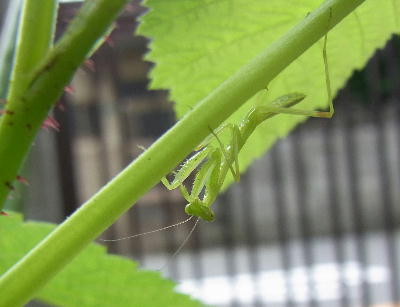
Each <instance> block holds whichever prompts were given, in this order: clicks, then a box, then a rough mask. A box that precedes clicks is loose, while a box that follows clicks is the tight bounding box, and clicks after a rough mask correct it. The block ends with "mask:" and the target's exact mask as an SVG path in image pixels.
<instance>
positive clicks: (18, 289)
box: [0, 0, 363, 306]
mask: <svg viewBox="0 0 400 307" xmlns="http://www.w3.org/2000/svg"><path fill="white" fill-rule="evenodd" d="M362 2H363V0H354V1H349V0H328V1H326V2H324V4H322V6H321V7H319V8H318V9H317V10H316V11H314V12H313V13H311V14H310V15H308V16H307V17H305V18H304V19H303V20H302V21H301V22H300V23H299V24H298V25H297V26H296V27H295V28H293V29H292V30H290V31H289V32H288V33H286V34H285V35H284V36H282V37H281V38H280V39H279V40H277V41H276V42H275V43H273V44H271V45H270V46H269V47H268V48H267V49H266V50H265V51H264V52H262V54H260V55H259V56H258V57H257V58H255V59H254V60H253V61H251V62H250V63H249V64H247V65H246V66H244V67H243V68H242V69H240V70H239V71H238V72H237V73H236V74H235V75H233V76H232V77H231V78H230V79H228V80H227V81H225V82H224V83H223V84H221V85H220V86H219V87H218V88H217V89H215V90H214V91H213V92H212V93H210V95H209V96H207V97H206V98H205V99H204V100H203V101H201V103H200V104H199V105H198V106H197V107H196V108H195V109H194V110H192V111H191V112H189V113H188V114H187V115H186V116H185V117H184V118H183V119H182V120H181V121H180V122H178V123H177V124H176V125H175V126H174V127H173V128H172V129H171V130H169V131H168V132H167V133H166V134H165V135H163V136H162V137H161V138H160V139H159V140H158V141H157V142H155V143H154V144H153V145H152V146H151V147H150V148H149V149H148V150H147V151H146V152H145V153H143V154H142V155H141V156H139V157H138V158H137V159H136V160H135V161H134V162H133V163H131V164H130V165H129V166H128V167H127V168H126V169H125V170H123V171H122V172H121V173H120V174H119V175H118V176H116V177H115V178H114V179H113V180H112V181H110V182H109V183H108V184H107V185H106V186H104V187H103V188H102V189H101V190H100V191H99V192H98V193H97V194H96V195H94V196H93V197H92V198H91V199H90V200H89V201H87V202H86V203H85V204H84V205H83V206H82V207H81V208H80V209H78V210H77V211H76V212H75V213H74V214H73V215H72V216H71V217H69V218H68V219H67V220H66V221H65V222H64V223H63V224H61V225H60V226H59V227H58V228H57V229H55V230H54V231H53V232H52V233H51V234H50V235H49V236H48V237H46V238H45V239H44V240H43V241H42V242H41V243H39V244H38V246H36V247H35V248H34V249H33V250H32V251H31V252H30V253H29V254H28V255H26V256H25V257H24V258H23V259H22V260H20V261H19V262H18V263H17V264H16V265H14V266H13V267H12V268H11V269H10V270H9V271H8V272H6V273H5V274H4V276H3V277H2V279H1V280H0V293H2V302H1V303H0V306H18V305H21V304H23V303H25V302H26V301H28V300H29V299H30V298H31V297H33V295H34V293H35V291H37V290H38V289H40V287H42V286H43V285H44V284H45V283H46V282H47V281H48V280H49V279H50V278H51V277H53V276H54V275H55V274H56V273H57V272H59V271H60V270H61V269H62V268H63V267H64V266H65V265H66V264H67V263H69V262H70V261H71V260H72V259H73V257H75V256H76V255H77V254H78V253H79V252H80V251H81V250H82V249H83V248H84V247H86V246H87V245H88V244H89V243H90V242H91V241H92V240H93V239H95V238H96V237H97V236H98V235H99V234H100V233H101V232H102V231H104V230H105V229H106V228H107V227H109V226H110V225H111V224H112V223H113V222H114V221H115V220H116V219H117V218H118V217H119V216H120V215H121V214H122V213H123V212H125V211H126V210H127V209H128V208H129V207H130V206H131V205H132V204H133V203H134V202H135V201H137V200H138V198H139V197H140V196H142V195H143V194H144V193H145V192H146V191H148V190H149V189H150V188H151V187H152V186H154V185H155V184H157V183H158V181H159V180H160V178H161V177H162V176H164V175H165V174H166V173H167V172H168V171H170V170H171V169H172V168H173V167H175V166H176V165H177V164H178V163H179V162H180V161H181V160H182V159H184V157H185V156H186V155H187V154H188V153H190V152H191V151H192V149H193V148H194V147H195V146H196V145H197V144H199V143H200V142H201V141H202V140H203V139H204V138H205V137H206V136H207V135H208V134H209V126H211V127H217V126H218V125H220V124H221V123H222V121H223V120H225V119H226V118H227V117H228V116H229V115H230V114H231V113H233V112H234V111H235V110H236V109H238V108H239V107H240V105H241V104H242V103H244V102H245V101H246V100H248V99H249V98H250V97H251V96H253V95H254V94H255V93H257V92H258V91H259V90H261V89H262V88H264V87H265V84H266V83H268V82H269V81H271V80H272V79H273V78H274V77H275V76H276V75H277V74H278V73H279V72H281V71H282V70H283V69H284V68H285V67H286V66H288V65H289V64H290V63H291V62H292V61H293V60H294V59H296V58H297V57H298V56H300V55H301V54H302V53H303V52H304V51H305V50H306V49H307V48H309V47H310V46H311V45H313V44H314V43H315V42H317V41H318V40H319V39H320V38H321V37H323V35H325V33H326V32H327V30H328V27H332V26H334V25H336V24H337V23H338V22H339V21H340V20H342V19H343V18H344V17H345V16H346V15H348V14H349V13H351V12H352V11H353V10H354V9H355V8H356V7H357V6H358V5H359V4H361V3H362ZM330 13H331V14H332V16H331V17H329V16H330ZM132 304H134V302H132Z"/></svg>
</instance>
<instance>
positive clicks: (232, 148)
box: [161, 35, 334, 222]
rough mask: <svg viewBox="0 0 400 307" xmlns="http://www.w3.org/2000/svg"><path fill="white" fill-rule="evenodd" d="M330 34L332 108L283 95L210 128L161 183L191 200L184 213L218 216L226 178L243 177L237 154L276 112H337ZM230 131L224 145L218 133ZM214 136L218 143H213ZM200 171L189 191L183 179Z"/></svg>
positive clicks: (329, 114)
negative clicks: (315, 107) (305, 106)
mask: <svg viewBox="0 0 400 307" xmlns="http://www.w3.org/2000/svg"><path fill="white" fill-rule="evenodd" d="M326 44H327V35H325V37H324V41H323V51H322V54H323V61H324V67H325V81H326V89H327V96H328V104H329V111H311V110H299V109H294V108H292V106H294V105H296V104H298V103H299V102H300V101H302V100H303V99H304V98H305V97H306V96H305V95H304V94H301V93H291V94H287V95H283V96H281V97H279V98H277V99H275V100H274V101H272V102H270V103H269V104H265V105H259V106H255V107H253V108H251V109H250V111H249V112H248V113H247V115H246V116H245V117H244V118H243V119H242V121H241V122H240V123H239V125H236V124H232V123H227V124H223V125H221V126H220V127H219V128H217V129H216V130H215V131H213V130H212V129H211V128H210V135H209V136H208V137H206V139H205V140H204V141H203V142H202V143H201V144H200V145H199V146H198V147H197V148H196V149H195V150H196V151H197V153H196V154H194V155H193V156H192V157H191V158H189V159H187V160H186V161H185V162H184V163H183V164H182V166H181V167H180V169H179V170H177V171H176V172H174V173H173V174H174V178H173V180H172V181H171V182H170V181H168V179H167V178H166V177H163V178H162V179H161V182H162V183H163V184H164V185H165V186H166V187H167V188H168V189H169V190H173V189H176V188H179V189H180V192H181V194H182V196H183V197H184V198H185V199H186V201H188V204H187V205H186V207H185V212H186V213H187V214H188V215H190V216H196V217H198V218H201V219H203V220H205V221H209V222H211V221H213V220H214V219H215V214H214V211H213V210H212V209H211V205H212V204H213V203H214V201H215V200H216V198H217V196H218V194H219V192H220V191H221V189H222V186H223V183H224V181H225V178H226V176H227V174H228V172H229V171H230V172H231V173H232V175H233V178H234V179H235V180H236V181H239V179H240V173H239V162H238V155H239V153H240V151H241V149H242V148H243V146H244V144H245V143H246V141H247V140H248V138H249V137H250V136H251V134H252V133H253V132H254V130H255V129H256V128H257V127H258V126H259V125H260V124H261V123H263V122H264V121H266V120H267V119H269V118H271V117H273V116H275V115H277V114H294V115H303V116H310V117H319V118H331V117H332V116H333V113H334V108H333V103H332V93H331V85H330V78H329V67H328V60H327V52H326ZM227 129H228V130H230V133H231V136H230V140H229V142H228V143H227V144H223V143H222V141H221V140H220V138H219V137H218V135H219V134H220V133H221V132H223V131H224V130H227ZM213 138H215V139H216V140H217V142H218V146H217V147H216V146H213V145H212V144H211V143H212V141H213ZM196 170H197V173H196V175H195V178H194V182H193V185H192V188H191V190H190V193H189V191H188V190H187V188H186V187H185V186H184V184H183V182H184V181H185V180H186V179H187V178H188V177H189V176H190V174H192V173H193V172H194V171H196Z"/></svg>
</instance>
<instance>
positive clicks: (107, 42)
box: [104, 34, 115, 48]
mask: <svg viewBox="0 0 400 307" xmlns="http://www.w3.org/2000/svg"><path fill="white" fill-rule="evenodd" d="M104 41H105V42H106V44H107V45H108V46H110V47H111V48H113V47H115V42H114V41H113V40H112V38H111V34H110V35H107V36H106V37H105V38H104Z"/></svg>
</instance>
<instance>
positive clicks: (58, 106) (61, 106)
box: [56, 100, 65, 112]
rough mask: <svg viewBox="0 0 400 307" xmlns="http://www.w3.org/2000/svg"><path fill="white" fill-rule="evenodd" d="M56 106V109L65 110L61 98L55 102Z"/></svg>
mask: <svg viewBox="0 0 400 307" xmlns="http://www.w3.org/2000/svg"><path fill="white" fill-rule="evenodd" d="M56 107H57V109H59V110H60V111H62V112H64V111H65V105H64V103H63V102H62V101H61V100H60V101H59V102H58V103H57V105H56Z"/></svg>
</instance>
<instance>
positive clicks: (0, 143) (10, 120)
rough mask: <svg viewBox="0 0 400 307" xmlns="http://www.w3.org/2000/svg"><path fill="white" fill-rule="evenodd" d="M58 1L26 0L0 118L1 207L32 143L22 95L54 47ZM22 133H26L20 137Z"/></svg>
mask: <svg viewBox="0 0 400 307" xmlns="http://www.w3.org/2000/svg"><path fill="white" fill-rule="evenodd" d="M57 3H58V2H57V0H44V1H32V0H25V1H24V2H23V7H22V15H21V21H22V22H21V24H20V27H19V36H18V42H17V53H16V56H15V64H14V68H13V72H12V77H11V78H12V79H11V84H10V87H9V92H8V95H7V101H8V102H7V104H6V106H5V109H6V110H8V113H7V114H6V115H3V116H1V118H0V161H1V163H0V209H1V208H2V206H3V203H4V201H5V199H6V197H7V195H8V193H9V192H10V191H11V190H13V182H14V180H15V178H16V176H17V172H18V170H19V168H20V165H21V161H23V159H24V157H25V155H26V150H24V149H23V147H26V146H27V145H26V144H30V143H31V137H32V132H31V131H28V133H27V131H26V130H27V129H26V128H25V129H23V128H21V125H20V122H21V121H20V119H21V117H22V116H25V117H28V116H29V113H28V112H26V111H23V110H21V99H20V97H21V95H22V94H23V93H24V92H25V91H26V89H27V87H28V83H29V77H30V76H31V74H32V71H33V69H34V68H35V67H36V66H37V65H38V63H39V62H40V61H41V60H42V59H43V58H44V57H45V55H46V54H47V52H48V50H49V48H50V46H51V42H52V40H53V35H54V28H55V20H56V11H57ZM38 16H40V18H38ZM20 134H23V135H22V136H21V138H20ZM13 145H15V146H13ZM28 146H29V145H28ZM5 161H7V163H4V162H5Z"/></svg>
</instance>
